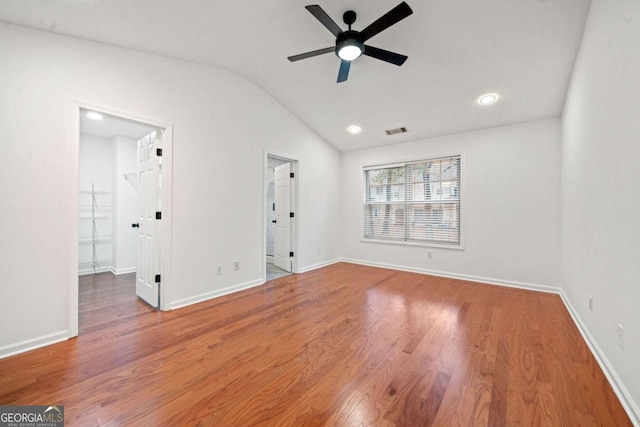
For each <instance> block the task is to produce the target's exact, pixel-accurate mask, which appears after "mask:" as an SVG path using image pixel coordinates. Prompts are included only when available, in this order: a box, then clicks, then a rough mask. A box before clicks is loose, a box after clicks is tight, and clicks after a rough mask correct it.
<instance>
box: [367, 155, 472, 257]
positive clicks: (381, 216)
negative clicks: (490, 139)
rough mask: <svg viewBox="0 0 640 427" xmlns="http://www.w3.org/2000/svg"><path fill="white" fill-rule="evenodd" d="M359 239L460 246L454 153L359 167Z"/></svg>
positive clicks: (457, 171)
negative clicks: (361, 209)
mask: <svg viewBox="0 0 640 427" xmlns="http://www.w3.org/2000/svg"><path fill="white" fill-rule="evenodd" d="M364 174H365V181H366V188H365V195H364V200H365V201H364V237H365V239H384V240H395V241H405V242H427V243H437V244H450V245H459V244H460V156H452V157H445V158H440V159H430V160H421V161H417V162H408V163H401V164H393V165H383V166H375V167H369V168H365V170H364Z"/></svg>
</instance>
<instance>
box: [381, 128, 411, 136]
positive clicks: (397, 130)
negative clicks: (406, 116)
mask: <svg viewBox="0 0 640 427" xmlns="http://www.w3.org/2000/svg"><path fill="white" fill-rule="evenodd" d="M385 132H386V133H387V135H395V134H398V133H405V132H407V128H405V127H401V128H398V129H389V130H385Z"/></svg>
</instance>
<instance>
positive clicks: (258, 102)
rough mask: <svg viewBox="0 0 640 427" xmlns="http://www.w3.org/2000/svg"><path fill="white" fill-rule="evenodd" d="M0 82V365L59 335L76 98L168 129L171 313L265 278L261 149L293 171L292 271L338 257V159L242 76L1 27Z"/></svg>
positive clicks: (66, 277) (63, 322)
mask: <svg viewBox="0 0 640 427" xmlns="http://www.w3.org/2000/svg"><path fill="white" fill-rule="evenodd" d="M0 82H2V86H1V90H2V96H1V97H0V121H1V122H0V123H1V125H0V140H1V141H2V144H0V158H2V159H10V161H5V162H4V164H3V167H2V168H0V194H2V197H0V212H2V215H1V216H0V242H1V243H0V355H2V354H8V353H11V352H14V351H20V350H24V349H25V348H28V347H30V346H35V345H39V344H43V343H45V342H51V341H54V340H57V339H64V338H65V337H66V336H67V330H68V329H69V316H68V312H69V300H70V297H69V284H70V283H71V281H72V280H73V276H74V275H75V274H76V273H77V272H76V271H75V270H74V269H72V268H70V265H71V257H70V251H71V245H70V244H68V245H65V242H69V241H70V238H69V237H68V236H70V235H71V236H73V234H75V233H76V231H75V230H72V229H69V227H70V224H71V223H70V221H69V218H73V217H75V216H76V215H77V196H76V194H77V187H78V183H77V182H76V181H75V179H74V176H75V173H74V170H75V168H77V165H76V161H77V160H76V155H77V153H76V150H77V147H74V143H73V141H74V137H73V135H74V132H75V131H76V130H75V129H74V128H73V126H72V123H73V122H74V117H73V115H74V114H75V113H74V109H73V100H74V99H81V100H85V101H88V102H91V103H95V104H99V105H104V106H107V107H109V108H112V109H116V110H120V111H124V112H128V113H130V114H134V115H136V116H138V117H146V118H149V119H150V120H155V121H161V122H165V123H170V124H172V125H173V126H174V143H173V149H174V156H173V218H172V225H173V243H172V248H171V252H172V257H173V264H172V267H173V275H172V281H173V284H174V288H173V292H172V295H171V298H170V300H171V303H172V305H174V306H175V305H179V304H186V303H191V302H195V301H198V300H200V299H202V298H207V297H211V296H214V295H216V294H219V293H221V292H225V291H226V290H229V289H233V287H236V288H237V287H242V286H247V285H251V284H256V283H260V281H261V280H262V279H263V278H262V274H263V265H264V253H263V252H264V240H263V238H264V237H263V235H264V224H263V217H264V214H263V210H262V206H263V201H264V182H263V181H264V178H263V174H264V171H263V168H264V151H265V150H270V151H272V152H277V153H281V154H286V155H288V156H289V157H292V158H295V159H297V160H299V177H300V179H299V216H300V217H299V221H298V225H299V247H298V257H299V258H298V260H299V262H298V265H299V266H300V267H301V268H302V269H306V268H309V267H310V266H314V265H320V264H322V263H326V262H330V261H331V260H333V259H336V258H338V257H339V237H338V236H339V229H340V211H339V204H340V200H339V196H338V194H337V193H335V192H331V191H327V189H330V188H337V187H338V186H339V183H340V154H339V153H338V152H337V151H336V150H335V149H334V148H332V147H331V146H330V145H328V144H327V143H326V142H325V141H324V140H322V139H321V138H320V137H319V136H318V135H317V134H315V133H314V132H312V131H311V130H310V129H309V128H308V127H307V126H305V125H304V124H302V123H301V122H300V121H299V120H297V119H296V118H295V117H294V116H293V115H292V114H291V113H289V112H288V111H287V110H286V109H285V108H283V107H282V106H281V105H280V104H278V103H277V102H275V101H274V100H273V99H272V98H271V97H269V96H268V95H266V93H265V92H264V91H262V90H261V89H259V88H258V87H256V86H255V85H254V84H252V83H250V82H248V81H246V80H245V79H243V78H240V77H238V76H236V75H234V74H231V73H229V72H226V71H222V70H218V69H214V68H210V67H204V66H200V65H196V64H192V63H187V62H182V61H177V60H171V59H167V58H163V57H158V56H154V55H148V54H143V53H139V52H134V51H129V50H125V49H120V48H116V47H111V46H106V45H101V44H98V43H92V42H87V41H82V40H78V39H73V38H68V37H63V36H59V35H53V34H50V33H45V32H40V31H35V30H30V29H26V28H22V27H18V26H13V25H9V24H2V25H1V26H0ZM319 207H321V208H319ZM74 228H75V227H74ZM73 244H74V245H75V242H73ZM66 246H69V247H66ZM233 261H239V262H240V266H241V267H240V271H238V272H233V271H232V270H233V269H232V263H233ZM218 264H220V265H222V266H223V274H222V275H219V276H218V275H216V274H215V266H216V265H218ZM34 265H35V266H37V268H34Z"/></svg>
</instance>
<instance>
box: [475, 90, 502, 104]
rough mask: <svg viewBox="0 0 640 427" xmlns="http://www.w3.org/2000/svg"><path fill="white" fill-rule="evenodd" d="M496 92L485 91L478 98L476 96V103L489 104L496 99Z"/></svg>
mask: <svg viewBox="0 0 640 427" xmlns="http://www.w3.org/2000/svg"><path fill="white" fill-rule="evenodd" d="M498 98H499V97H498V94H496V93H485V94H484V95H482V96H481V97H480V98H478V104H480V105H491V104H493V103H494V102H496V101H497V100H498Z"/></svg>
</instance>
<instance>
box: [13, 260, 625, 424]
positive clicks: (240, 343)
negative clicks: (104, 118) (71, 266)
mask: <svg viewBox="0 0 640 427" xmlns="http://www.w3.org/2000/svg"><path fill="white" fill-rule="evenodd" d="M134 286H135V284H134V281H133V280H132V279H131V277H126V276H120V277H117V278H116V277H115V276H111V275H109V274H101V275H97V276H92V277H90V278H87V279H83V280H82V281H81V292H80V296H81V310H80V311H81V335H80V336H79V337H78V338H77V339H73V340H70V341H67V342H63V343H59V344H55V345H52V346H49V347H46V348H42V349H39V350H35V351H32V352H29V353H25V354H22V355H19V356H14V357H11V358H7V359H4V360H0V405H14V404H22V405H31V404H34V405H35V404H38V405H49V404H59V405H64V406H65V418H66V421H67V424H66V425H68V426H92V425H109V426H151V425H157V426H177V425H185V426H190V425H193V426H195V425H202V426H234V427H235V426H258V425H273V426H320V425H327V426H360V425H375V426H446V427H449V426H491V427H499V426H516V425H521V426H629V425H631V422H630V421H629V419H628V417H627V416H626V414H625V412H624V410H623V408H622V407H621V405H620V403H619V401H618V400H617V398H616V396H615V394H614V393H613V391H612V390H611V387H610V386H609V384H608V383H607V380H606V378H605V376H604V375H603V373H602V371H601V370H600V368H599V366H598V364H597V363H596V361H595V360H594V358H593V356H592V355H591V353H590V352H589V350H588V348H587V346H586V344H585V343H584V341H583V339H582V337H581V336H580V333H579V332H578V330H577V329H576V327H575V325H574V324H573V322H572V320H571V318H570V316H569V314H568V313H567V311H566V309H565V308H564V306H563V304H562V302H561V300H560V298H559V297H558V296H557V295H551V294H544V293H536V292H529V291H523V290H517V289H509V288H503V287H498V286H491V285H483V284H477V283H470V282H464V281H460V280H453V279H445V278H437V277H432V276H425V275H420V274H413V273H405V272H398V271H393V270H385V269H378V268H372V267H364V266H357V265H351V264H344V263H341V264H335V265H332V266H329V267H326V268H323V269H319V270H315V271H311V272H308V273H305V274H300V275H291V276H287V277H283V278H281V279H277V280H274V281H271V282H268V283H267V284H266V285H263V286H260V287H257V288H253V289H250V290H247V291H244V292H239V293H236V294H232V295H228V296H225V297H221V298H218V299H215V300H211V301H208V302H204V303H201V304H197V305H194V306H190V307H186V308H183V309H179V310H175V311H172V312H164V313H160V312H156V311H153V310H152V309H150V308H148V307H147V306H145V305H144V304H143V303H142V302H140V301H138V300H137V298H136V297H135V295H134V291H133V288H134Z"/></svg>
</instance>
